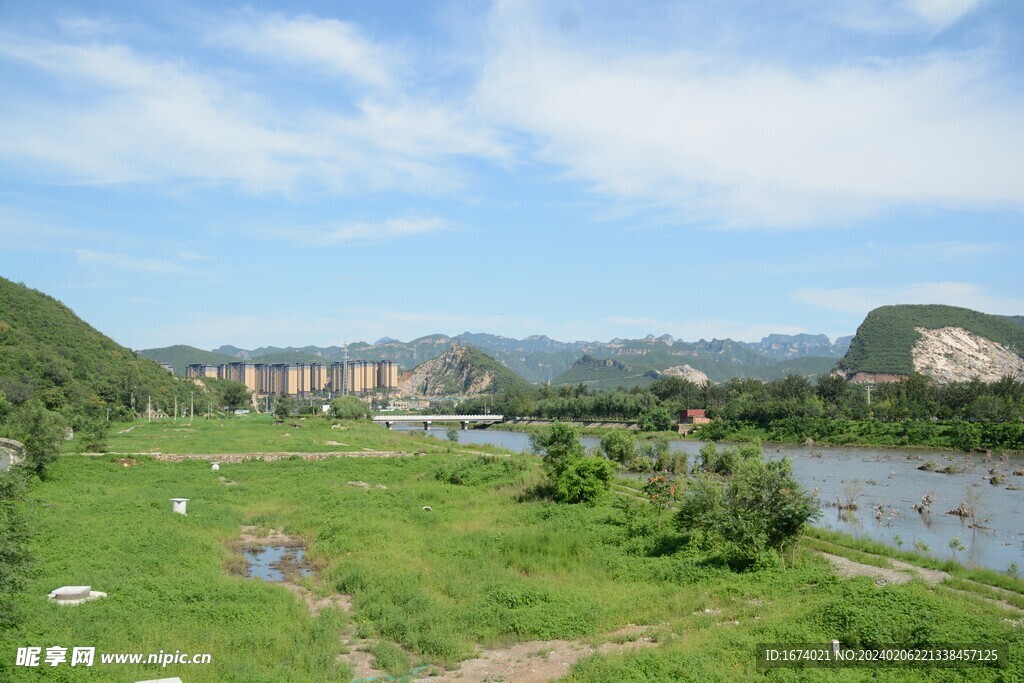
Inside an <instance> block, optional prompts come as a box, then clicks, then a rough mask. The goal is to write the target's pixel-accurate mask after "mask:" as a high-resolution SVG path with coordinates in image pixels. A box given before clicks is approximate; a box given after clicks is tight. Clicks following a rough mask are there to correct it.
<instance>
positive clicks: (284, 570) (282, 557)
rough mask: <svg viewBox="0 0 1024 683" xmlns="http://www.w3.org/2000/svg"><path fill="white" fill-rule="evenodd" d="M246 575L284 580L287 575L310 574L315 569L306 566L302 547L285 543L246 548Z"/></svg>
mask: <svg viewBox="0 0 1024 683" xmlns="http://www.w3.org/2000/svg"><path fill="white" fill-rule="evenodd" d="M244 555H245V562H246V565H247V566H246V575H247V576H248V577H249V578H250V579H263V580H264V581H284V580H285V576H286V575H294V574H298V575H299V576H309V575H310V574H312V573H313V570H312V569H310V568H309V567H308V566H306V564H305V561H304V556H305V552H304V551H303V549H302V548H294V547H288V546H283V545H265V546H263V547H262V549H255V550H246V551H245V552H244Z"/></svg>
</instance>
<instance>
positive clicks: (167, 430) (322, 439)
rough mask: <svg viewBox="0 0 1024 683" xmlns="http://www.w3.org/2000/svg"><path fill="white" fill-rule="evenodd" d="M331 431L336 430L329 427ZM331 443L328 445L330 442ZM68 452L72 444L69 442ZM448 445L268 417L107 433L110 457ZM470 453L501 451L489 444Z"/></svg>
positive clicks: (414, 435) (325, 421) (360, 424)
mask: <svg viewBox="0 0 1024 683" xmlns="http://www.w3.org/2000/svg"><path fill="white" fill-rule="evenodd" d="M332 427H336V428H332ZM128 430H130V431H128ZM332 442H333V443H332ZM67 447H68V449H69V450H72V451H73V450H74V444H73V443H71V442H69V444H68V446H67ZM452 447H453V444H450V443H448V442H445V441H442V440H440V439H433V438H428V437H426V436H425V435H423V434H422V433H420V432H416V431H413V432H401V431H390V430H388V429H385V428H384V427H382V426H380V425H376V424H373V423H372V422H370V421H368V420H333V419H330V418H327V417H292V418H289V419H287V420H285V421H284V422H282V423H276V422H275V421H274V418H273V416H270V415H245V416H232V417H226V418H219V419H213V420H207V419H205V418H202V417H199V416H196V417H195V419H193V420H191V421H189V420H187V419H180V418H179V419H178V420H177V421H175V420H171V419H163V420H154V421H153V422H147V421H146V420H137V421H135V422H132V423H129V424H117V425H114V426H113V427H112V428H111V430H110V437H109V439H108V440H107V451H108V452H112V453H214V454H216V453H307V452H308V453H324V452H331V451H361V450H376V451H405V452H416V451H424V452H426V453H441V452H449V451H451V450H452ZM455 449H456V450H459V449H458V447H457V446H455ZM473 450H474V451H482V452H500V451H499V449H495V448H493V447H490V446H479V447H478V446H474V447H473Z"/></svg>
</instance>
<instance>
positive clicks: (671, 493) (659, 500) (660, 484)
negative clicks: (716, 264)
mask: <svg viewBox="0 0 1024 683" xmlns="http://www.w3.org/2000/svg"><path fill="white" fill-rule="evenodd" d="M644 493H646V494H647V499H648V500H649V501H650V502H651V505H654V506H655V507H657V508H658V524H659V525H660V524H661V513H662V512H664V511H665V509H666V508H668V507H669V506H670V505H672V502H673V501H674V500H675V499H676V495H677V494H678V493H679V486H678V485H677V484H676V482H675V479H673V478H672V477H670V476H668V475H667V474H655V475H653V476H652V477H651V478H650V479H648V480H647V484H646V485H645V486H644Z"/></svg>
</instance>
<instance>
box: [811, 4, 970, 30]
mask: <svg viewBox="0 0 1024 683" xmlns="http://www.w3.org/2000/svg"><path fill="white" fill-rule="evenodd" d="M981 4H982V0H902V2H896V1H895V0H839V1H836V2H831V3H828V5H827V6H825V7H823V8H822V9H823V11H825V12H826V13H827V14H828V15H830V16H831V17H832V19H833V20H834V21H836V23H838V24H839V25H841V26H844V27H846V28H850V29H853V30H857V31H869V32H872V33H920V32H925V33H938V32H941V31H943V30H945V29H946V28H949V27H950V26H952V25H953V24H956V23H957V22H958V21H960V20H961V19H963V18H964V17H966V16H967V15H969V14H970V13H971V12H973V11H974V10H975V9H977V8H978V7H979V6H980V5H981Z"/></svg>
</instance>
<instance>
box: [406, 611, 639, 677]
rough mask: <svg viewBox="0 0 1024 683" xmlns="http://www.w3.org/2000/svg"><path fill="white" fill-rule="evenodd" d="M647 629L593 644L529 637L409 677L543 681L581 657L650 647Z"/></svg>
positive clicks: (563, 671) (632, 628)
mask: <svg viewBox="0 0 1024 683" xmlns="http://www.w3.org/2000/svg"><path fill="white" fill-rule="evenodd" d="M650 631H651V628H650V627H643V626H635V625H630V626H626V627H625V628H622V629H619V630H618V631H613V632H612V633H606V634H604V635H603V636H602V639H604V640H607V642H604V643H601V644H600V645H598V646H596V647H595V646H593V645H591V644H589V643H584V642H582V641H579V640H531V641H528V642H525V643H516V644H515V645H512V646H511V647H506V648H499V649H493V650H483V651H481V652H480V655H479V656H478V657H475V658H473V659H467V660H465V661H463V662H460V664H459V667H458V668H457V669H456V670H454V671H446V672H444V673H442V674H440V675H438V676H425V677H423V678H415V679H413V680H414V681H418V682H420V683H445V682H448V681H459V682H460V683H480V682H482V681H515V682H516V683H546V682H547V681H553V680H556V679H559V678H562V677H563V676H565V675H566V674H568V673H569V669H571V668H572V665H573V664H575V663H576V662H577V661H579V660H580V659H582V658H584V657H589V656H591V655H594V654H605V653H616V652H625V651H627V650H634V649H637V648H643V647H653V646H654V645H655V644H656V643H655V642H654V640H653V639H652V638H651V636H650Z"/></svg>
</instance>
